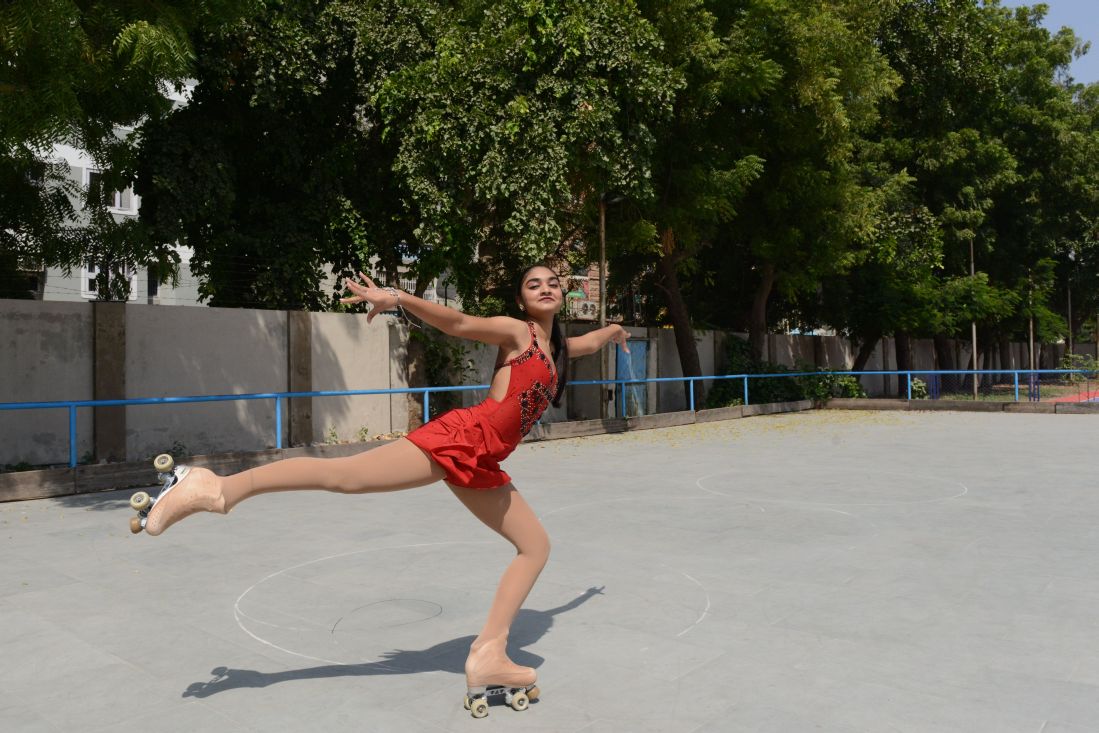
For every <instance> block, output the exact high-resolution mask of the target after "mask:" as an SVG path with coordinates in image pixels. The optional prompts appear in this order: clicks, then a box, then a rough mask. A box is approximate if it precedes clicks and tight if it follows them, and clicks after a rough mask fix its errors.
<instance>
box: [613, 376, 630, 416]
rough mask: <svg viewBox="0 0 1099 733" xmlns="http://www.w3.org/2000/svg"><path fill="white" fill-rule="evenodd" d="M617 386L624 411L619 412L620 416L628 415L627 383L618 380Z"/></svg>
mask: <svg viewBox="0 0 1099 733" xmlns="http://www.w3.org/2000/svg"><path fill="white" fill-rule="evenodd" d="M614 384H615V386H616V387H617V388H618V392H619V394H620V396H621V398H622V411H621V412H619V413H618V416H619V417H627V415H626V383H625V382H618V381H616V382H615V383H614Z"/></svg>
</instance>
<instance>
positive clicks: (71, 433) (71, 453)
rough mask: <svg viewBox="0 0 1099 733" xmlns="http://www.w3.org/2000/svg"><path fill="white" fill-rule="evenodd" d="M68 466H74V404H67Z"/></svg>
mask: <svg viewBox="0 0 1099 733" xmlns="http://www.w3.org/2000/svg"><path fill="white" fill-rule="evenodd" d="M69 468H76V405H69Z"/></svg>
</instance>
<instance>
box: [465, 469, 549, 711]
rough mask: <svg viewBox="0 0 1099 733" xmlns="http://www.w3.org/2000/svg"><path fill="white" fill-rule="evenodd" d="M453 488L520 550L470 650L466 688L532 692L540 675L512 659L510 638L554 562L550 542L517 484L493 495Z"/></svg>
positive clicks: (505, 487)
mask: <svg viewBox="0 0 1099 733" xmlns="http://www.w3.org/2000/svg"><path fill="white" fill-rule="evenodd" d="M450 488H451V490H452V491H453V492H454V494H455V496H457V497H458V499H459V500H461V502H462V503H463V504H465V505H466V507H467V508H468V509H469V510H470V511H471V512H473V514H474V515H475V516H476V517H477V518H478V519H480V520H481V521H482V522H484V523H485V524H486V525H488V526H489V527H491V528H492V529H494V530H496V531H497V532H499V533H500V534H501V535H503V536H504V538H505V539H507V540H508V541H509V542H511V544H512V545H514V546H515V550H516V555H515V559H513V560H512V561H511V564H510V565H508V567H507V569H506V570H505V571H504V574H503V576H502V577H501V578H500V584H499V586H498V587H497V588H496V596H495V598H494V599H493V601H492V608H491V609H489V613H488V618H487V619H486V620H485V625H484V627H483V628H482V629H481V633H480V634H478V635H477V638H476V639H475V640H474V641H473V644H472V645H471V646H470V650H469V656H468V657H467V658H466V685H467V686H468V687H469V688H470V689H471V690H472V689H474V688H478V687H483V686H485V685H503V686H505V687H529V686H530V685H533V684H534V682H535V679H536V678H537V674H536V673H535V671H534V670H533V669H532V668H530V667H521V666H519V665H517V664H515V663H514V662H512V661H511V660H510V659H508V656H507V640H508V632H509V630H510V629H511V624H512V622H513V621H514V620H515V616H516V614H517V613H519V608H520V607H521V606H522V605H523V601H525V600H526V598H527V594H529V593H530V589H531V588H533V587H534V582H535V581H536V580H537V579H538V575H539V574H540V573H541V572H542V568H543V567H545V565H546V560H547V559H548V558H549V550H550V544H549V536H548V535H547V534H546V530H545V529H544V528H543V527H542V523H541V522H540V521H538V517H536V516H535V515H534V512H533V510H531V508H530V505H529V504H527V502H526V501H525V500H524V499H523V497H522V496H520V494H519V492H518V491H516V489H515V487H514V486H513V485H512V484H507V485H506V486H503V487H501V488H499V489H492V490H489V491H477V490H474V489H463V488H459V487H456V486H451V487H450Z"/></svg>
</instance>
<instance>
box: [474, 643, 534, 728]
mask: <svg viewBox="0 0 1099 733" xmlns="http://www.w3.org/2000/svg"><path fill="white" fill-rule="evenodd" d="M476 647H477V648H476V650H474V649H473V648H472V647H471V648H470V656H469V657H468V658H467V659H466V697H465V701H464V707H465V709H466V710H468V711H470V713H472V715H473V717H475V718H483V717H485V716H486V715H488V706H489V700H490V699H491V698H494V697H503V698H504V704H505V705H510V706H511V709H512V710H526V709H527V706H529V705H530V703H532V702H534V701H535V700H537V699H538V694H539V693H538V686H537V685H536V684H535V680H536V679H537V677H538V675H537V673H536V672H535V671H534V670H533V669H531V668H530V667H520V666H519V665H517V664H515V663H514V662H512V661H511V660H510V659H508V657H507V653H506V651H505V650H506V647H507V639H506V638H502V639H501V638H497V639H491V640H489V641H487V642H483V643H481V644H477V645H476Z"/></svg>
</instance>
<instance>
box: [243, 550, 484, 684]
mask: <svg viewBox="0 0 1099 733" xmlns="http://www.w3.org/2000/svg"><path fill="white" fill-rule="evenodd" d="M488 544H492V543H491V542H490V541H488V540H484V541H471V540H454V541H451V542H416V543H413V544H408V545H388V546H386V547H371V548H368V549H365V550H352V551H351V552H341V553H338V554H336V555H327V556H325V557H318V558H316V559H314V560H307V561H306V562H302V563H298V564H297V565H291V566H290V567H287V568H283V569H282V570H276V571H275V572H273V573H271V574H270V575H268V576H266V577H264V578H261V579H260V580H258V581H256V582H255V583H253V584H252V585H251V586H249V588H248V589H247V590H245V591H244V592H243V593H241V594H240V596H238V597H237V600H236V601H235V602H234V603H233V617H234V618H235V619H236V622H237V626H239V627H240V629H241V631H243V632H244V633H246V634H248V636H250V637H252V638H253V639H255V640H256V641H258V642H259V643H261V644H264V645H266V646H269V647H271V648H273V649H278V650H279V651H280V652H284V653H286V654H290V655H291V656H295V657H301V658H302V659H308V660H310V661H313V662H323V663H325V664H336V665H339V666H341V667H346V666H350V664H351V663H350V662H339V661H336V660H335V659H324V658H323V657H314V656H311V655H309V654H302V653H300V652H295V651H293V650H290V649H287V648H285V647H281V646H279V645H278V644H275V643H274V642H272V641H269V640H267V639H264V638H263V637H262V636H259V635H257V634H255V633H253V632H252V630H251V629H249V628H248V627H247V626H245V625H244V622H243V621H242V619H248V620H249V621H252V622H255V623H260V624H264V625H265V626H275V625H274V624H269V623H267V622H264V621H259V620H258V619H254V618H252V617H251V616H248V615H247V614H246V613H244V611H242V610H241V609H240V604H241V601H243V600H244V598H245V596H247V595H248V594H249V593H251V592H252V591H253V590H255V589H256V588H258V587H259V586H260V585H262V584H264V583H266V582H267V581H269V580H271V579H272V578H276V577H278V576H280V575H283V574H284V573H288V572H290V571H291V570H297V569H298V568H304V567H306V566H308V565H315V564H316V563H319V562H325V561H327V560H337V559H339V558H341V557H350V556H351V555H363V554H366V553H368V552H383V551H385V550H407V549H410V548H413V547H437V546H440V545H488ZM298 630H299V631H300V630H301V629H298ZM369 663H370V664H378V661H377V660H371V662H369ZM354 664H356V665H359V664H364V662H363V661H361V660H360V661H356V662H354Z"/></svg>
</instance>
